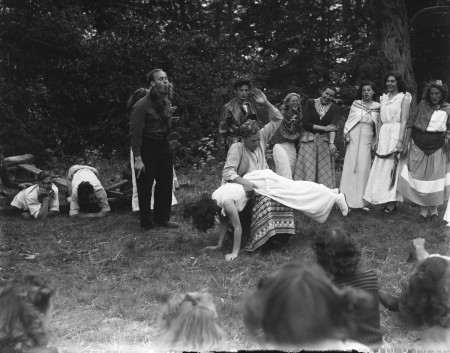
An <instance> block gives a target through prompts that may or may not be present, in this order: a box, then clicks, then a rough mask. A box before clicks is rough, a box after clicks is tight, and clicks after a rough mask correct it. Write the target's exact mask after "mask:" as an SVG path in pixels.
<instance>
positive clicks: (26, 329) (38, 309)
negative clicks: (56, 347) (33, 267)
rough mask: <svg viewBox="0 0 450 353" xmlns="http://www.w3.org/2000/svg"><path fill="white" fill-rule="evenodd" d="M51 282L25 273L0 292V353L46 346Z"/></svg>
mask: <svg viewBox="0 0 450 353" xmlns="http://www.w3.org/2000/svg"><path fill="white" fill-rule="evenodd" d="M54 293H55V288H54V286H53V283H52V282H51V281H50V280H49V279H48V278H46V277H44V276H41V275H37V274H27V275H25V276H23V277H22V278H19V279H16V280H13V281H11V282H10V283H9V284H7V285H6V287H5V288H3V289H2V290H1V291H0V351H1V352H8V349H11V350H10V351H11V352H16V351H17V350H15V349H17V348H18V349H19V350H20V349H29V348H33V347H41V346H45V345H46V344H47V342H48V337H47V325H48V320H49V314H50V311H51V302H50V300H51V297H52V295H53V294H54Z"/></svg>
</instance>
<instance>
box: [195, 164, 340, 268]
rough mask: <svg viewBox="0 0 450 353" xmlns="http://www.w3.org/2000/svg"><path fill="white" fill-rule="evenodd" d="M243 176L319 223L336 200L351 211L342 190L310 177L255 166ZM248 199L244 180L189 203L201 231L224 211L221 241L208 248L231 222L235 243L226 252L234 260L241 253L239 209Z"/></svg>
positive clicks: (262, 191)
mask: <svg viewBox="0 0 450 353" xmlns="http://www.w3.org/2000/svg"><path fill="white" fill-rule="evenodd" d="M243 179H244V180H245V181H248V182H250V184H251V185H252V186H253V190H254V192H255V193H256V194H258V195H263V196H266V197H268V198H270V199H271V200H274V201H276V202H279V203H280V204H281V205H284V206H286V207H289V208H292V209H295V210H299V211H302V212H303V213H304V214H305V215H307V216H308V217H311V218H312V219H314V220H315V221H317V222H319V223H323V222H325V221H326V219H327V218H328V215H329V214H330V211H331V209H332V207H333V206H334V205H335V204H336V205H338V206H339V208H340V209H341V212H342V214H343V215H344V216H346V215H347V214H348V207H347V204H346V203H345V196H344V194H338V193H337V190H336V189H334V190H332V189H329V188H327V187H326V186H324V185H319V184H316V183H313V182H310V181H301V180H298V181H293V180H291V179H288V178H285V177H282V176H280V175H278V174H276V173H274V172H273V171H272V170H270V169H264V170H255V171H253V172H250V173H248V174H246V175H244V177H243ZM248 200H249V197H248V196H247V194H246V192H245V189H244V186H243V185H242V184H237V183H225V184H223V185H222V186H221V187H219V188H218V189H217V190H215V191H214V192H213V194H212V200H211V198H209V197H208V196H203V197H202V198H201V199H200V200H199V201H198V202H197V203H196V204H194V205H190V206H188V208H189V207H190V208H191V209H192V210H191V211H188V214H187V215H188V216H192V219H193V223H194V226H195V227H196V228H197V229H199V230H201V231H206V230H207V229H208V225H210V226H212V225H213V224H214V223H213V220H214V217H215V214H216V213H220V217H219V220H220V236H219V243H218V244H217V246H209V247H207V248H205V249H208V250H216V249H220V248H221V247H222V244H223V241H224V239H225V236H226V234H227V230H228V222H230V223H231V225H232V226H233V228H234V245H233V252H232V253H231V254H228V255H226V256H225V259H226V260H233V259H234V258H236V257H237V256H238V254H239V250H240V247H241V237H242V226H241V223H240V220H239V215H238V213H239V212H241V211H242V210H243V209H244V208H245V206H246V204H247V202H248ZM220 210H222V211H221V212H220ZM218 211H219V212H218Z"/></svg>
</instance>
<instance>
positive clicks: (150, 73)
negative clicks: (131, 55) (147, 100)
mask: <svg viewBox="0 0 450 353" xmlns="http://www.w3.org/2000/svg"><path fill="white" fill-rule="evenodd" d="M159 71H162V72H164V70H162V69H153V70H152V71H150V72H149V73H148V74H147V78H148V79H149V80H150V81H155V74H156V73H157V72H159Z"/></svg>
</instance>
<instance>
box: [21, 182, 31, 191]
mask: <svg viewBox="0 0 450 353" xmlns="http://www.w3.org/2000/svg"><path fill="white" fill-rule="evenodd" d="M32 185H33V184H32V183H20V184H19V188H21V189H22V190H23V189H26V188H28V187H30V186H32Z"/></svg>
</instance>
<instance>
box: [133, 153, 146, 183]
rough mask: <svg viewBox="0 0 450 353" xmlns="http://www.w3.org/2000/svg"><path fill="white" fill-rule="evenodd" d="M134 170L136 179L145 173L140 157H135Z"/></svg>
mask: <svg viewBox="0 0 450 353" xmlns="http://www.w3.org/2000/svg"><path fill="white" fill-rule="evenodd" d="M134 170H135V171H136V178H139V177H140V175H141V173H142V172H145V165H144V163H143V162H142V159H141V157H135V159H134Z"/></svg>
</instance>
